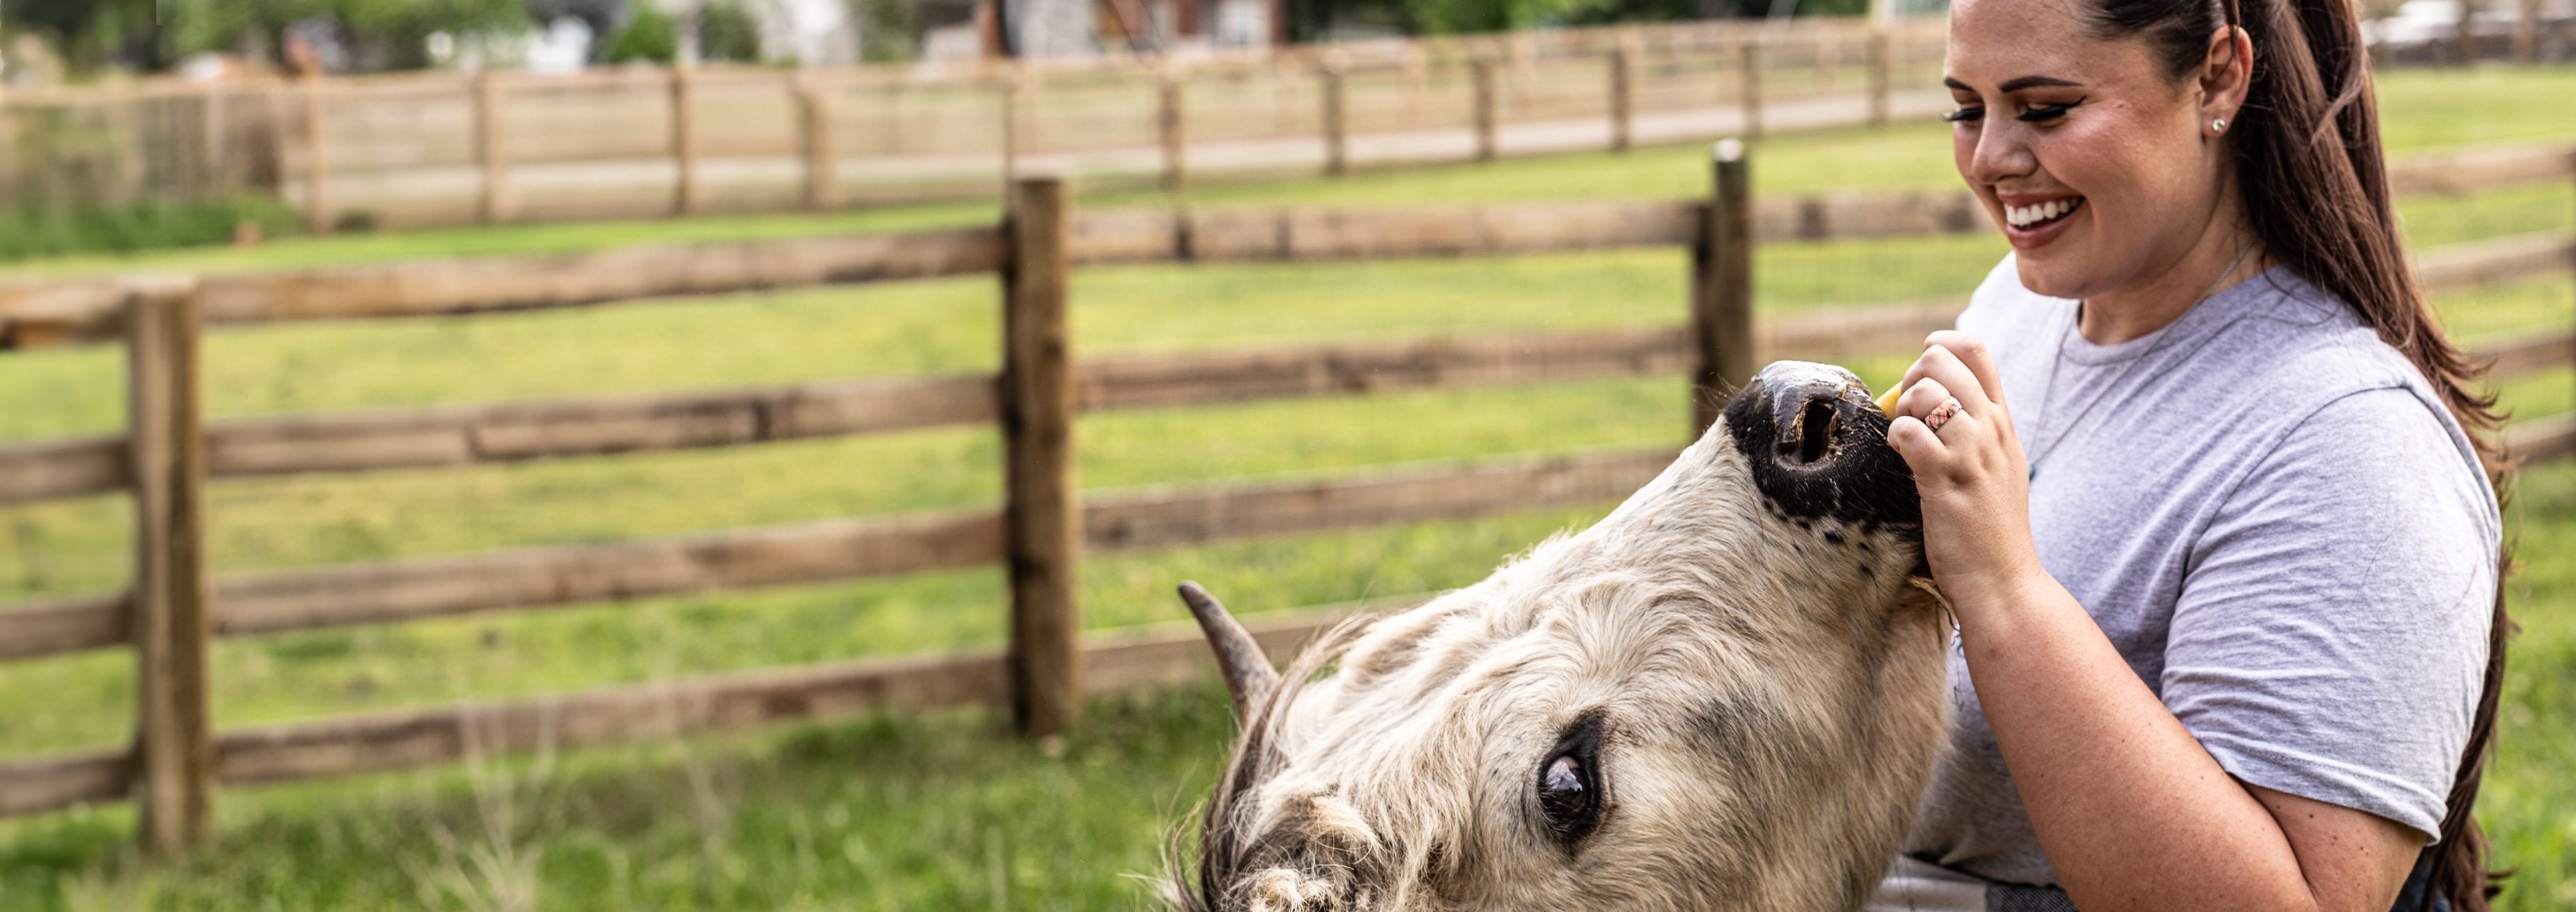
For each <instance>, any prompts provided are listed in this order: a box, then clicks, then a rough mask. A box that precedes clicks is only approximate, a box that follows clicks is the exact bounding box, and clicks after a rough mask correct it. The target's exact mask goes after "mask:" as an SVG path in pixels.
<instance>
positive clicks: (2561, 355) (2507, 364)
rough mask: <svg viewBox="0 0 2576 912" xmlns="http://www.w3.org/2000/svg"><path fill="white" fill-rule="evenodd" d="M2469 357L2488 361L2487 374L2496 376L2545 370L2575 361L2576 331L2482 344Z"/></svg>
mask: <svg viewBox="0 0 2576 912" xmlns="http://www.w3.org/2000/svg"><path fill="white" fill-rule="evenodd" d="M2469 357H2470V358H2471V359H2472V360H2477V361H2485V362H2488V367H2487V376H2489V377H2493V378H2504V377H2510V376H2513V375H2515V374H2525V373H2530V372H2532V371H2536V370H2544V369H2547V368H2552V367H2556V366H2558V365H2561V364H2566V363H2569V362H2576V333H2561V334H2559V335H2555V336H2542V337H2539V338H2534V339H2520V340H2516V341H2512V342H2505V343H2500V344H2496V345H2488V346H2483V347H2480V348H2477V349H2475V350H2472V351H2470V352H2469Z"/></svg>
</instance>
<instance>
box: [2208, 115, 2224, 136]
mask: <svg viewBox="0 0 2576 912" xmlns="http://www.w3.org/2000/svg"><path fill="white" fill-rule="evenodd" d="M2209 131H2210V132H2212V133H2225V132H2227V118H2224V117H2221V118H2218V119H2217V120H2213V121H2210V122H2209Z"/></svg>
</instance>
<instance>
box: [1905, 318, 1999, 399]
mask: <svg viewBox="0 0 2576 912" xmlns="http://www.w3.org/2000/svg"><path fill="white" fill-rule="evenodd" d="M1936 345H1937V346H1940V347H1942V348H1944V349H1947V350H1949V352H1950V354H1951V356H1952V357H1955V358H1958V359H1959V363H1960V364H1961V365H1964V366H1966V367H1967V368H1968V375H1969V376H1972V377H1975V378H1977V389H1978V390H1979V391H1981V392H1983V393H1985V394H1986V401H1988V402H1997V403H2000V402H2002V401H2004V376H2003V372H2002V371H2000V370H1997V369H1996V368H1995V353H1994V351H1993V350H1991V349H1988V348H1987V347H1986V342H1985V340H1983V339H1979V338H1977V337H1975V336H1971V335H1968V334H1967V333H1963V332H1960V331H1958V330H1955V329H1945V330H1941V331H1940V332H1936V333H1933V334H1931V335H1929V336H1925V337H1923V347H1924V348H1925V349H1927V350H1928V349H1930V348H1931V347H1933V346H1936Z"/></svg>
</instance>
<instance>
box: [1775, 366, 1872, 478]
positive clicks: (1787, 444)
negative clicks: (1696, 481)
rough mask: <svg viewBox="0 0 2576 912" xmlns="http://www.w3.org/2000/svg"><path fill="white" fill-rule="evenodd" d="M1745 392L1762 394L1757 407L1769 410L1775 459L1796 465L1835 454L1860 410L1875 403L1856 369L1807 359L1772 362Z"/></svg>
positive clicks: (1870, 408)
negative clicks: (1806, 360) (1855, 371)
mask: <svg viewBox="0 0 2576 912" xmlns="http://www.w3.org/2000/svg"><path fill="white" fill-rule="evenodd" d="M1744 393H1745V394H1749V395H1755V396H1759V397H1761V399H1760V402H1759V403H1758V405H1757V406H1756V407H1757V408H1759V409H1760V410H1761V411H1763V412H1767V413H1768V414H1769V415H1770V418H1771V420H1770V421H1769V422H1768V423H1769V425H1770V428H1769V431H1770V435H1771V440H1770V447H1769V450H1770V457H1771V459H1772V460H1773V461H1775V462H1778V463H1781V464H1784V465H1791V466H1813V465H1815V464H1816V463H1820V462H1823V461H1825V460H1827V459H1830V458H1832V457H1833V456H1834V455H1836V453H1837V451H1838V450H1839V449H1840V448H1841V447H1840V444H1841V443H1842V442H1843V438H1844V437H1845V436H1846V435H1845V434H1844V431H1845V430H1847V429H1850V428H1851V427H1852V426H1853V424H1854V419H1855V418H1857V417H1859V413H1860V412H1861V411H1863V410H1874V409H1875V408H1876V406H1875V404H1873V403H1872V402H1870V398H1869V387H1867V386H1864V385H1862V384H1861V382H1860V378H1859V377H1855V376H1852V372H1850V371H1847V370H1844V369H1842V368H1839V367H1835V366H1833V365H1830V364H1811V363H1808V362H1805V361H1778V362H1774V363H1772V365H1771V366H1769V367H1766V368H1763V369H1762V373H1760V374H1758V375H1756V376H1755V377H1754V378H1753V383H1752V384H1751V385H1748V386H1746V387H1745V389H1744ZM1755 423H1759V422H1755ZM1743 430H1748V431H1749V430H1754V429H1752V428H1745V429H1743Z"/></svg>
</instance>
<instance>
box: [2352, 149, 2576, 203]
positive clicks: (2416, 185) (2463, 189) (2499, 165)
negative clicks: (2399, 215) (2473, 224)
mask: <svg viewBox="0 0 2576 912" xmlns="http://www.w3.org/2000/svg"><path fill="white" fill-rule="evenodd" d="M2571 174H2576V145H2570V144H2567V143H2547V144H2539V145H2516V146H2501V147H2498V146H2488V147H2480V148H2470V149H2437V150H2434V151H2430V152H2417V153H2414V154H2411V155H2407V156H2403V157H2400V158H2395V159H2391V160H2389V162H2388V186H2389V189H2390V190H2391V191H2392V192H2394V193H2396V194H2397V195H2399V196H2413V195H2418V194H2426V193H2467V192H2471V191H2477V190H2489V189H2494V188H2497V187H2504V186H2510V185H2513V184H2526V183H2532V182H2536V181H2545V180H2552V179H2563V178H2566V177H2568V176H2569V175H2571Z"/></svg>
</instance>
